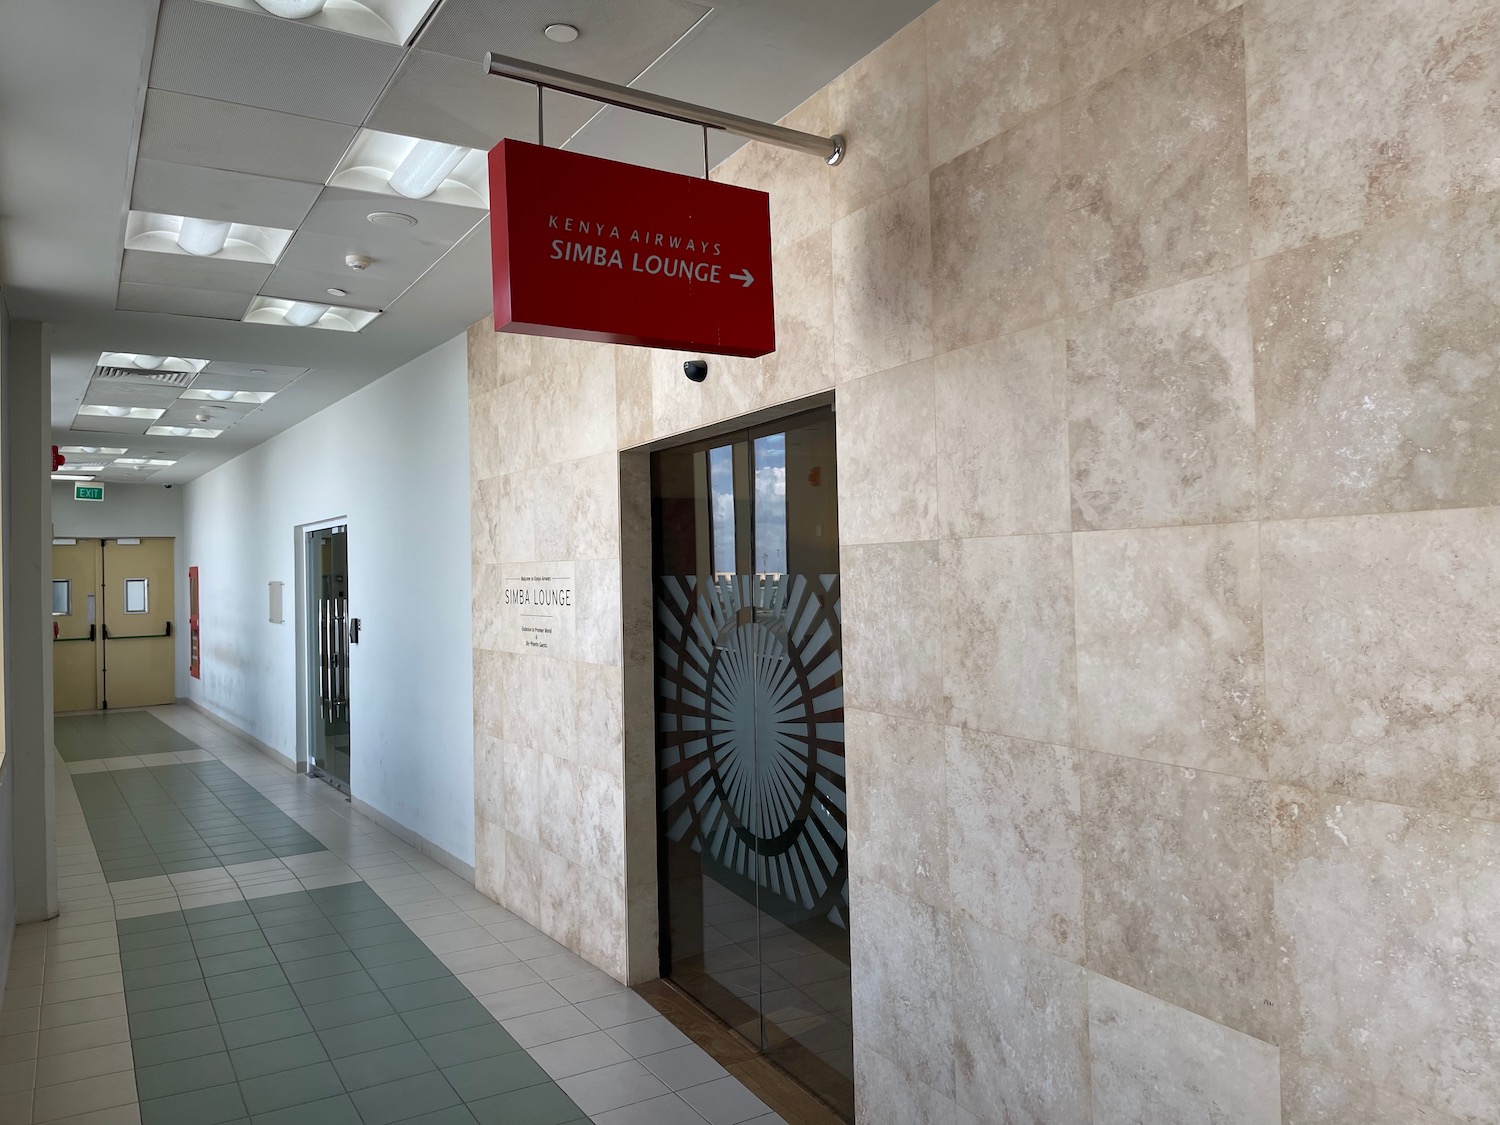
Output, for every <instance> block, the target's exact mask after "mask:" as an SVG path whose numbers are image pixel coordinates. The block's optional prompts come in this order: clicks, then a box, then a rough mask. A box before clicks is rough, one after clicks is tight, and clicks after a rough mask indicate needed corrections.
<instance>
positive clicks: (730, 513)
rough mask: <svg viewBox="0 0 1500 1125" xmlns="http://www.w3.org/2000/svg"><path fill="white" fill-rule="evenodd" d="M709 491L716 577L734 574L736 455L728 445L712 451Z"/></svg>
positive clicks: (709, 464) (710, 456) (710, 453)
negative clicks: (717, 575)
mask: <svg viewBox="0 0 1500 1125" xmlns="http://www.w3.org/2000/svg"><path fill="white" fill-rule="evenodd" d="M708 491H709V498H710V499H709V503H710V516H709V518H710V519H711V520H712V521H713V543H714V546H713V551H714V560H713V566H714V573H715V574H732V573H734V570H735V562H734V451H733V449H732V447H730V446H727V445H724V446H720V447H719V448H718V449H710V450H709V451H708Z"/></svg>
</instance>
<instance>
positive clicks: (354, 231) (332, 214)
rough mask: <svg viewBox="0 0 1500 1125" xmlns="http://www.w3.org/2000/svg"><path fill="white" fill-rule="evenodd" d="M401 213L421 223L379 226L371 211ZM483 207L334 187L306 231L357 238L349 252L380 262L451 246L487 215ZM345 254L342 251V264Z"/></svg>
mask: <svg viewBox="0 0 1500 1125" xmlns="http://www.w3.org/2000/svg"><path fill="white" fill-rule="evenodd" d="M382 211H385V212H395V213H397V214H402V215H409V216H410V217H411V218H413V219H416V220H417V222H416V225H415V226H399V227H390V226H378V225H376V224H375V223H372V222H370V220H369V216H370V215H372V214H377V213H379V212H382ZM485 214H486V211H485V209H484V208H483V207H459V206H455V205H454V204H451V203H434V202H432V201H431V200H429V199H405V198H403V197H401V196H394V195H372V194H370V193H368V192H362V191H354V190H352V189H350V188H328V189H327V190H325V191H324V192H323V194H322V195H321V196H320V197H319V198H318V202H317V203H316V204H315V205H314V206H313V209H312V210H311V211H310V212H308V215H307V218H306V219H305V220H303V222H302V227H301V230H302V231H303V232H311V233H313V234H336V235H340V236H342V237H345V238H348V239H350V240H351V242H352V244H353V245H351V248H350V249H349V250H347V251H345V253H355V252H357V253H361V254H368V255H369V256H370V257H371V258H373V259H375V261H376V262H377V263H378V262H379V261H380V260H381V258H382V257H391V258H397V257H402V256H403V255H407V254H421V253H423V252H430V251H431V250H437V249H447V248H448V247H449V246H452V245H453V244H454V243H455V242H457V241H458V240H459V239H460V238H462V237H463V236H464V235H466V234H468V233H469V232H470V231H471V230H473V229H474V224H475V223H477V222H479V220H480V219H482V218H484V216H485ZM343 261H344V256H343V255H342V254H341V255H339V258H338V262H339V264H340V265H341V266H342V265H343Z"/></svg>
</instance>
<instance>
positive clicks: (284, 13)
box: [255, 0, 328, 20]
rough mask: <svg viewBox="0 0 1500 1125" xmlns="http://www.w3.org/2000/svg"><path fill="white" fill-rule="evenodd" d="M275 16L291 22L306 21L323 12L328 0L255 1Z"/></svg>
mask: <svg viewBox="0 0 1500 1125" xmlns="http://www.w3.org/2000/svg"><path fill="white" fill-rule="evenodd" d="M255 2H256V3H257V4H259V5H260V6H261V7H262V8H264V9H265V10H266V11H268V12H270V13H271V14H272V15H273V16H281V17H282V18H283V19H289V20H305V19H306V18H307V17H308V16H315V15H317V14H318V13H319V12H321V11H322V10H323V6H324V5H325V4H327V3H328V0H255Z"/></svg>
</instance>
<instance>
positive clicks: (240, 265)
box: [120, 250, 272, 303]
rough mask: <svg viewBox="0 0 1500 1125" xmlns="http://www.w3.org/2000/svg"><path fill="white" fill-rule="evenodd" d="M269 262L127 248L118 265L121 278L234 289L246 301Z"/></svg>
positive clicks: (262, 278)
mask: <svg viewBox="0 0 1500 1125" xmlns="http://www.w3.org/2000/svg"><path fill="white" fill-rule="evenodd" d="M271 269H272V266H271V263H269V262H239V261H234V260H233V259H230V258H196V257H193V256H192V255H190V254H155V253H152V252H151V251H149V250H127V251H125V259H124V262H123V263H122V264H121V266H120V281H121V282H127V281H131V282H139V283H141V284H144V285H175V286H179V287H182V288H190V289H210V290H217V291H218V292H221V293H235V294H239V295H241V296H243V297H244V298H245V300H246V302H247V303H248V302H249V299H250V297H251V296H253V295H254V294H255V293H256V291H258V290H259V289H260V287H261V285H262V284H264V283H265V280H266V278H268V277H270V276H271Z"/></svg>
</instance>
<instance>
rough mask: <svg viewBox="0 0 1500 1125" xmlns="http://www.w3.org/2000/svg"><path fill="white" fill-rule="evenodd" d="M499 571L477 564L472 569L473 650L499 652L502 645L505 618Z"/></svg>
mask: <svg viewBox="0 0 1500 1125" xmlns="http://www.w3.org/2000/svg"><path fill="white" fill-rule="evenodd" d="M501 569H502V568H501V567H499V566H494V565H491V564H489V563H476V564H474V566H473V567H472V568H471V572H472V574H473V578H472V582H473V590H474V593H473V606H474V613H473V636H474V647H475V648H482V649H500V648H502V647H503V646H504V643H505V641H504V636H505V633H504V615H503V614H502V613H501V602H502V597H503V594H504V583H503V582H502V580H501Z"/></svg>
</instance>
